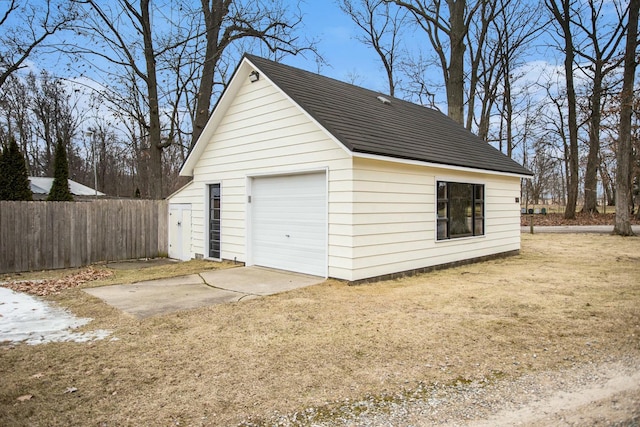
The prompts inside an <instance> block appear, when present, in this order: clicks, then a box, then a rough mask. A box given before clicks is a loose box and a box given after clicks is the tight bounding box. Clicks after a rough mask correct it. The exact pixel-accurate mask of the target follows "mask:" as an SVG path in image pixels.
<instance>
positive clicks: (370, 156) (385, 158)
mask: <svg viewBox="0 0 640 427" xmlns="http://www.w3.org/2000/svg"><path fill="white" fill-rule="evenodd" d="M353 157H356V158H361V159H370V160H380V161H385V162H394V163H401V164H405V165H414V166H428V167H433V168H440V169H448V170H455V171H460V172H473V173H489V174H492V175H500V176H511V177H518V178H526V179H531V178H532V177H533V174H532V173H530V174H525V173H517V172H510V171H501V170H493V169H479V168H472V167H468V166H459V165H452V164H446V163H436V162H430V161H426V160H417V159H409V158H402V157H392V156H388V155H383V154H373V153H363V152H353Z"/></svg>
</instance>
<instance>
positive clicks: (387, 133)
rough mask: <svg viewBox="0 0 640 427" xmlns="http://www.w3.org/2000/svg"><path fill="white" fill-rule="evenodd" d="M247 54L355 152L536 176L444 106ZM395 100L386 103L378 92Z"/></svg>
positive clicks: (251, 60)
mask: <svg viewBox="0 0 640 427" xmlns="http://www.w3.org/2000/svg"><path fill="white" fill-rule="evenodd" d="M245 57H246V58H247V59H248V60H249V61H250V62H251V63H252V64H253V65H254V66H255V67H256V68H257V69H258V70H259V71H261V72H262V73H264V74H265V75H266V76H267V77H268V78H269V79H270V80H271V81H273V82H274V83H275V84H276V85H277V86H278V87H280V88H281V89H282V90H283V91H284V92H285V93H286V94H287V95H288V96H289V97H291V98H292V99H293V100H294V101H295V102H296V103H297V104H298V105H300V107H302V108H303V109H304V110H305V111H306V112H307V113H309V114H310V115H311V116H312V117H313V118H314V119H316V120H317V121H318V122H319V123H320V124H321V125H322V126H323V127H324V128H325V129H327V130H328V131H329V132H330V133H331V134H332V135H333V136H334V137H335V138H336V139H338V140H339V141H340V142H342V143H343V144H344V145H345V146H346V147H347V148H348V149H349V150H351V151H352V152H354V153H365V154H375V155H381V156H386V157H392V158H398V159H409V160H418V161H424V162H430V163H438V164H443V165H452V166H461V167H468V168H474V169H483V170H491V171H497V172H507V173H514V174H519V175H532V174H531V172H529V171H528V170H527V169H525V168H524V167H522V166H521V165H520V164H518V163H517V162H515V161H513V160H512V159H510V158H509V157H507V156H505V155H504V154H502V153H501V152H500V151H499V150H497V149H495V148H494V147H492V146H491V145H490V144H488V143H486V142H485V141H483V140H482V139H480V138H479V137H477V136H476V135H474V134H473V133H471V132H469V131H468V130H466V129H465V128H464V127H463V126H461V125H459V124H458V123H456V122H455V121H453V120H451V119H450V118H449V117H447V116H446V115H444V114H442V113H441V112H439V111H436V110H433V109H430V108H426V107H423V106H420V105H417V104H413V103H410V102H407V101H403V100H401V99H398V98H393V97H390V96H387V95H382V94H380V93H379V92H375V91H372V90H369V89H364V88H361V87H358V86H354V85H351V84H348V83H344V82H341V81H338V80H334V79H331V78H328V77H324V76H321V75H319V74H315V73H312V72H309V71H304V70H301V69H298V68H294V67H291V66H288V65H284V64H280V63H277V62H273V61H270V60H268V59H264V58H260V57H257V56H254V55H249V54H246V55H245ZM380 95H382V96H384V98H387V99H388V100H390V101H391V103H383V102H381V101H380V100H378V99H377V98H378V96H380Z"/></svg>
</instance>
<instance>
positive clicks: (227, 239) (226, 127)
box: [171, 77, 351, 277]
mask: <svg viewBox="0 0 640 427" xmlns="http://www.w3.org/2000/svg"><path fill="white" fill-rule="evenodd" d="M236 83H237V82H236ZM223 113H224V114H223V116H222V117H218V119H217V120H216V121H217V126H216V127H215V130H214V131H213V132H210V134H211V137H210V140H209V142H208V144H207V146H206V147H205V149H204V150H203V151H202V153H201V155H200V158H199V159H198V161H197V162H196V163H195V166H194V170H193V174H194V179H193V182H192V183H191V184H190V185H189V186H187V187H185V188H184V189H182V190H181V191H179V192H178V193H176V194H174V195H173V196H172V197H171V200H172V203H173V202H175V203H190V204H191V206H192V245H191V248H192V251H193V255H192V256H195V254H206V247H207V241H206V238H207V236H206V234H205V226H206V224H205V221H206V218H205V216H206V205H205V203H206V197H205V196H206V186H207V184H210V183H213V182H221V183H222V218H221V224H222V230H221V231H222V248H221V249H222V254H221V255H222V258H223V259H230V260H237V261H239V262H246V261H247V253H248V250H247V249H248V248H247V244H248V243H249V242H248V239H249V236H248V235H247V229H246V226H247V221H248V209H247V207H248V203H247V196H248V187H249V185H250V182H249V181H250V180H251V179H252V177H260V176H269V175H278V174H295V173H305V172H309V171H319V170H323V171H324V170H326V174H327V180H328V183H327V184H328V188H329V196H328V217H329V220H330V221H334V223H335V224H336V225H339V226H338V227H328V233H329V235H328V251H329V254H328V258H329V264H330V265H335V266H336V267H335V268H333V269H332V268H329V272H328V273H329V275H330V276H333V277H340V276H341V275H342V273H341V271H342V270H343V269H350V268H351V266H350V260H349V261H345V259H343V258H344V253H345V250H344V248H345V247H350V246H351V242H350V235H351V230H350V228H351V215H350V213H349V211H350V204H349V200H348V198H347V199H345V197H344V194H350V190H351V188H350V187H351V182H350V177H351V170H350V165H351V159H350V156H349V154H348V153H347V151H346V150H345V149H344V148H343V147H341V146H340V145H339V144H337V143H336V142H335V141H334V140H332V139H331V138H330V136H329V135H328V134H327V133H326V132H325V131H324V130H323V129H322V128H321V127H320V126H318V125H317V124H316V123H314V122H313V121H312V120H310V118H309V117H308V116H307V115H306V114H305V113H304V112H303V111H302V110H301V109H300V108H299V107H297V106H296V105H295V104H293V103H292V102H291V101H290V100H289V99H288V98H287V97H286V96H285V95H284V94H283V93H281V92H280V91H279V89H278V88H276V87H274V86H273V85H272V84H271V83H270V82H268V81H267V79H266V78H262V77H261V79H260V80H259V81H258V82H256V83H250V82H249V81H248V79H246V81H244V82H243V83H242V85H241V86H240V87H239V88H237V93H236V94H235V96H234V97H233V98H232V100H231V101H230V102H229V105H228V108H227V109H226V111H225V112H223ZM214 114H216V113H214ZM206 133H207V130H206V129H205V132H203V135H205V134H206ZM333 190H335V191H333ZM342 213H346V214H347V216H346V217H342V216H341V215H342ZM334 253H337V254H338V255H337V257H336V256H334V255H333V254H334ZM333 261H335V262H333Z"/></svg>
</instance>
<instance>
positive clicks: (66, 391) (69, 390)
mask: <svg viewBox="0 0 640 427" xmlns="http://www.w3.org/2000/svg"><path fill="white" fill-rule="evenodd" d="M76 391H78V389H77V388H75V387H67V389H66V390H65V391H64V394H67V393H75V392H76Z"/></svg>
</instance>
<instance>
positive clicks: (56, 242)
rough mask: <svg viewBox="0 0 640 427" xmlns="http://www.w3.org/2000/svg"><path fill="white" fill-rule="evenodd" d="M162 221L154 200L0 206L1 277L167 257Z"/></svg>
mask: <svg viewBox="0 0 640 427" xmlns="http://www.w3.org/2000/svg"><path fill="white" fill-rule="evenodd" d="M167 216H168V205H167V202H166V201H155V200H97V201H91V202H42V201H41V202H7V201H0V273H9V272H19V271H29V270H43V269H53V268H65V267H79V266H82V265H88V264H91V263H95V262H104V261H114V260H121V259H131V258H145V257H146V258H152V257H157V256H158V254H163V255H165V256H166V253H167V246H168V242H167V239H168V237H167V236H168V234H167V228H166V227H167V224H168V218H167Z"/></svg>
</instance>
